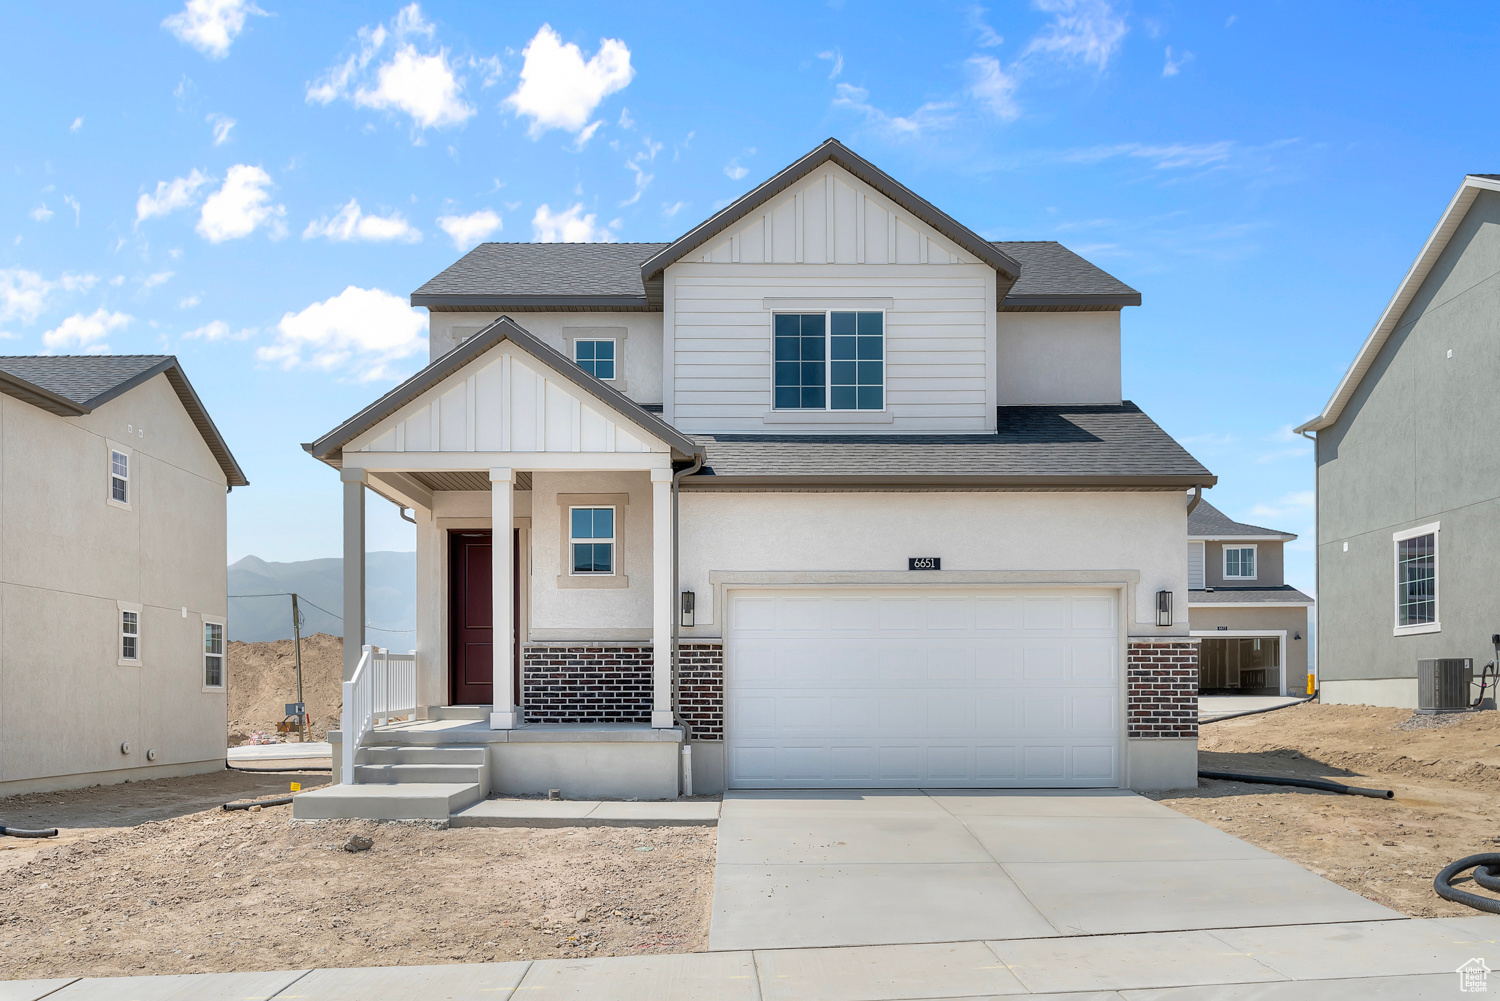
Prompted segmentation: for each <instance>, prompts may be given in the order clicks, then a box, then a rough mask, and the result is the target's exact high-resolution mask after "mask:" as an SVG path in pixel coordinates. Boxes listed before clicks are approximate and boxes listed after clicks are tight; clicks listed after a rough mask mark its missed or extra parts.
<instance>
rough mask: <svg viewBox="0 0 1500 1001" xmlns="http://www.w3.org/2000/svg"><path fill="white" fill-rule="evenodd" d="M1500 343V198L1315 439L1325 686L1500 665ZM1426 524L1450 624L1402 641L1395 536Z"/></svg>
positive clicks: (1483, 202) (1489, 201) (1467, 228)
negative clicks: (1499, 559)
mask: <svg viewBox="0 0 1500 1001" xmlns="http://www.w3.org/2000/svg"><path fill="white" fill-rule="evenodd" d="M1497 335H1500V195H1497V194H1494V193H1490V192H1484V193H1481V194H1480V195H1479V197H1478V198H1477V199H1476V200H1475V202H1474V204H1473V206H1472V207H1471V208H1470V209H1469V212H1468V214H1467V215H1466V216H1465V218H1464V220H1463V222H1462V223H1461V224H1460V226H1459V228H1458V230H1457V231H1456V232H1455V233H1454V235H1453V238H1452V239H1451V241H1450V242H1449V244H1448V247H1447V249H1446V250H1445V251H1444V252H1443V254H1442V255H1441V256H1440V257H1439V259H1438V262H1437V265H1436V267H1434V268H1433V270H1432V272H1431V273H1430V274H1429V275H1428V277H1427V280H1426V281H1425V282H1423V284H1422V287H1421V289H1420V290H1419V291H1418V293H1417V296H1416V297H1415V299H1414V300H1413V301H1412V303H1411V305H1410V306H1409V307H1408V308H1407V310H1406V312H1405V314H1403V316H1402V318H1401V320H1400V323H1399V324H1398V326H1397V327H1396V329H1395V331H1394V332H1393V333H1392V335H1391V337H1390V338H1389V340H1387V342H1386V343H1385V345H1384V346H1383V347H1382V348H1381V350H1380V352H1379V353H1378V355H1377V357H1376V359H1375V362H1374V364H1373V366H1372V367H1371V368H1370V370H1369V372H1368V373H1367V374H1366V375H1365V377H1364V379H1363V380H1362V382H1361V383H1360V386H1359V388H1358V389H1357V390H1356V391H1355V393H1354V396H1353V397H1352V398H1351V400H1350V401H1349V403H1348V405H1347V406H1346V407H1345V409H1344V411H1343V413H1342V414H1340V416H1339V419H1338V421H1337V422H1335V423H1334V424H1333V425H1332V426H1331V427H1329V428H1326V429H1324V430H1323V431H1320V432H1319V433H1318V443H1317V478H1318V604H1319V615H1318V625H1319V632H1318V644H1319V646H1318V663H1319V673H1320V676H1321V678H1322V679H1323V680H1325V681H1335V682H1337V681H1354V680H1369V679H1387V678H1414V677H1415V676H1416V662H1417V660H1418V658H1422V657H1473V658H1475V660H1476V661H1477V662H1478V663H1480V664H1482V663H1484V662H1485V661H1487V660H1489V659H1490V656H1491V646H1490V635H1491V634H1492V633H1496V632H1500V601H1497V600H1496V599H1497V596H1500V584H1497V581H1496V578H1495V576H1494V567H1495V566H1496V556H1497V555H1500V448H1497V445H1496V440H1497V436H1500V336H1497ZM1450 350H1451V351H1452V357H1449V355H1448V352H1449V351H1450ZM1428 522H1440V523H1441V526H1442V529H1441V532H1440V533H1439V542H1438V619H1439V622H1440V624H1441V627H1442V628H1441V631H1439V632H1435V633H1426V634H1421V635H1414V636H1395V635H1393V631H1394V624H1395V623H1394V615H1395V558H1394V544H1393V542H1392V541H1391V535H1392V533H1394V532H1398V531H1401V530H1403V529H1406V528H1412V527H1415V526H1418V525H1423V524H1426V523H1428ZM1346 545H1347V551H1346V550H1345V547H1346ZM1370 690H1371V689H1362V691H1370Z"/></svg>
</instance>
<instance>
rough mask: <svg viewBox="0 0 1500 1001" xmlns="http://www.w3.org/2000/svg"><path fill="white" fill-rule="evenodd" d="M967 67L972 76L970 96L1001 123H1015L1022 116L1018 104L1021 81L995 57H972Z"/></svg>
mask: <svg viewBox="0 0 1500 1001" xmlns="http://www.w3.org/2000/svg"><path fill="white" fill-rule="evenodd" d="M967 65H968V67H969V70H970V72H971V74H972V79H971V81H970V83H969V94H970V95H971V96H972V97H973V98H974V99H975V100H976V101H978V102H979V103H980V104H982V105H984V106H985V107H986V108H988V109H989V110H990V111H991V112H993V113H994V115H995V117H996V118H999V119H1000V120H1001V121H1003V122H1011V121H1015V119H1016V117H1017V116H1019V115H1020V114H1021V109H1020V107H1019V106H1018V105H1017V104H1016V88H1017V87H1018V86H1019V81H1018V80H1017V79H1016V78H1015V76H1013V75H1012V74H1010V73H1007V72H1006V71H1005V70H1004V69H1003V68H1002V67H1001V66H1000V60H998V59H996V58H995V57H994V56H970V57H969V61H968V64H967Z"/></svg>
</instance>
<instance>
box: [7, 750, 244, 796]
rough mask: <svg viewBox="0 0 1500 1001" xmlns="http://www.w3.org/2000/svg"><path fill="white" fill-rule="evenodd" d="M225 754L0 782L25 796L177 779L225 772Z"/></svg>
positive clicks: (17, 794) (10, 792) (13, 793)
mask: <svg viewBox="0 0 1500 1001" xmlns="http://www.w3.org/2000/svg"><path fill="white" fill-rule="evenodd" d="M226 767H227V761H226V759H225V758H210V759H209V760H207V761H180V762H177V763H175V764H166V765H141V766H139V767H137V768H111V769H109V770H108V771H103V772H79V773H77V774H75V775H43V776H38V777H37V778H34V779H14V780H12V781H10V782H0V796H21V795H24V794H26V793H31V792H57V791H59V790H62V789H86V788H88V787H89V786H107V785H119V784H120V783H122V782H146V781H149V780H151V779H175V778H181V777H182V776H184V775H204V774H207V773H208V772H221V771H223V770H224V769H225V768H226Z"/></svg>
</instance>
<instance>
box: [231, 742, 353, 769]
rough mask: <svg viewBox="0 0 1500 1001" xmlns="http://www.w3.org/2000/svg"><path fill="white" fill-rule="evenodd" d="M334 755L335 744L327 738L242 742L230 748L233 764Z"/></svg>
mask: <svg viewBox="0 0 1500 1001" xmlns="http://www.w3.org/2000/svg"><path fill="white" fill-rule="evenodd" d="M332 757H333V745H332V744H330V743H328V742H327V741H326V740H314V741H308V742H307V743H306V744H240V745H239V746H237V747H231V748H230V749H229V763H230V764H232V765H239V764H245V763H251V764H253V763H255V762H257V761H283V760H296V761H302V760H304V759H309V758H332Z"/></svg>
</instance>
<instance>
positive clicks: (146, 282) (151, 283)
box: [141, 271, 177, 289]
mask: <svg viewBox="0 0 1500 1001" xmlns="http://www.w3.org/2000/svg"><path fill="white" fill-rule="evenodd" d="M176 273H177V272H175V271H158V272H156V274H154V275H147V276H146V277H145V278H143V279H142V280H141V288H143V289H144V288H156V286H158V285H165V284H166V283H167V282H169V281H171V280H172V276H173V275H174V274H176Z"/></svg>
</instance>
